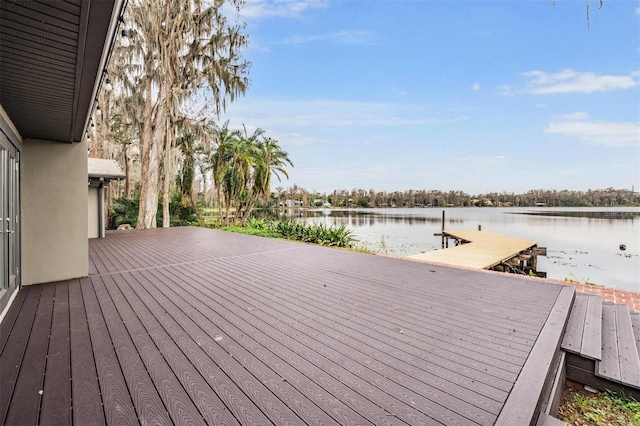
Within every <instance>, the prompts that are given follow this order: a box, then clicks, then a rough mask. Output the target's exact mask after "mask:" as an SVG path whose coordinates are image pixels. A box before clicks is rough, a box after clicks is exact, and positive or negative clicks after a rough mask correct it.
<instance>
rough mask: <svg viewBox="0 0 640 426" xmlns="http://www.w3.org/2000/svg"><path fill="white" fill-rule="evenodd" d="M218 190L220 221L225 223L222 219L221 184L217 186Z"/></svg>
mask: <svg viewBox="0 0 640 426" xmlns="http://www.w3.org/2000/svg"><path fill="white" fill-rule="evenodd" d="M216 190H217V191H218V216H220V223H224V222H223V219H222V190H221V188H220V186H216Z"/></svg>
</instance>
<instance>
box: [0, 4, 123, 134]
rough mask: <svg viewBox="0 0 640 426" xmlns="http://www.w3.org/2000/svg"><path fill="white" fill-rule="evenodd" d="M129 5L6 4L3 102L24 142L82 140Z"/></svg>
mask: <svg viewBox="0 0 640 426" xmlns="http://www.w3.org/2000/svg"><path fill="white" fill-rule="evenodd" d="M123 7H124V0H65V1H61V0H54V1H37V0H19V1H17V0H2V2H0V105H2V108H3V109H4V111H5V112H6V114H7V115H8V117H9V119H10V120H11V121H12V122H13V124H14V126H15V127H16V129H17V130H18V132H19V133H20V135H21V136H22V138H25V139H42V140H49V141H56V142H80V141H81V140H82V139H83V136H84V134H85V130H86V128H87V125H88V123H89V118H90V114H91V111H92V109H93V105H94V102H95V98H96V95H97V93H98V89H99V87H100V85H101V83H102V80H103V79H104V74H103V70H104V68H105V66H106V63H107V60H108V57H109V53H110V52H111V46H112V44H113V40H114V38H115V34H116V29H117V27H118V18H119V16H120V15H121V13H122V9H123Z"/></svg>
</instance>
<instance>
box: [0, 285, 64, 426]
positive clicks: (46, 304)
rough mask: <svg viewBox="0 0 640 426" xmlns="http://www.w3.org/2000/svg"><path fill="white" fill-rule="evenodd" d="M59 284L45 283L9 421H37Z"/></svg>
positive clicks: (31, 422) (13, 398)
mask: <svg viewBox="0 0 640 426" xmlns="http://www.w3.org/2000/svg"><path fill="white" fill-rule="evenodd" d="M54 294H55V286H53V285H48V286H42V292H41V293H40V300H39V301H38V308H37V311H36V316H35V318H34V320H33V326H32V328H31V333H30V335H29V342H28V343H27V347H26V350H25V353H24V357H23V358H22V365H21V366H20V373H19V374H18V379H17V382H16V387H15V389H14V391H13V396H12V400H11V405H10V406H9V412H8V413H7V419H6V423H7V424H9V425H14V424H15V425H20V424H37V423H38V414H39V411H40V398H41V391H42V389H43V381H44V372H45V367H46V360H47V350H48V346H49V329H50V328H51V317H52V315H53V300H54V298H53V296H54Z"/></svg>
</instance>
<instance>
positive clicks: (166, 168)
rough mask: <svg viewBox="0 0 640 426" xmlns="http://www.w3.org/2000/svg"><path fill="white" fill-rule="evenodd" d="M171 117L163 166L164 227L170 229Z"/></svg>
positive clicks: (167, 128) (171, 175)
mask: <svg viewBox="0 0 640 426" xmlns="http://www.w3.org/2000/svg"><path fill="white" fill-rule="evenodd" d="M169 122H170V119H169V117H167V118H166V120H165V126H166V127H165V138H166V144H165V147H164V156H163V165H162V169H163V172H164V177H163V181H162V227H163V228H169V227H170V226H171V211H170V210H169V208H170V204H171V181H172V180H173V175H174V173H173V168H174V167H173V160H172V158H171V156H172V154H173V152H172V150H171V149H172V147H173V132H172V131H171V129H170V128H169V126H170V124H169Z"/></svg>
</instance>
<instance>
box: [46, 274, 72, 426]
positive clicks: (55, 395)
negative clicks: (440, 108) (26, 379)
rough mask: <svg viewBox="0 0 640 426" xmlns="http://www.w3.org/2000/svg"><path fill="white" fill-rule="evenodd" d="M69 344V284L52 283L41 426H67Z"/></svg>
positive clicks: (69, 399)
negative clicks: (52, 291)
mask: <svg viewBox="0 0 640 426" xmlns="http://www.w3.org/2000/svg"><path fill="white" fill-rule="evenodd" d="M70 354H71V346H70V341H69V283H68V282H60V283H56V284H55V305H54V308H53V316H52V318H51V336H50V337H49V351H48V354H47V371H46V373H45V382H44V388H43V389H44V395H47V397H46V398H43V399H42V407H41V409H40V424H41V425H71V381H70V380H69V378H70V377H71V375H70V371H69V368H70V365H71V359H70V358H71V357H70Z"/></svg>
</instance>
